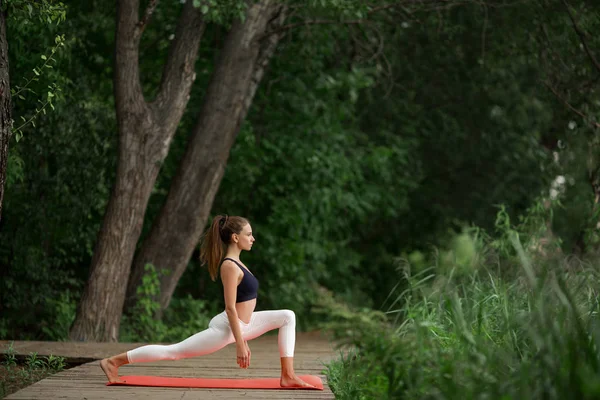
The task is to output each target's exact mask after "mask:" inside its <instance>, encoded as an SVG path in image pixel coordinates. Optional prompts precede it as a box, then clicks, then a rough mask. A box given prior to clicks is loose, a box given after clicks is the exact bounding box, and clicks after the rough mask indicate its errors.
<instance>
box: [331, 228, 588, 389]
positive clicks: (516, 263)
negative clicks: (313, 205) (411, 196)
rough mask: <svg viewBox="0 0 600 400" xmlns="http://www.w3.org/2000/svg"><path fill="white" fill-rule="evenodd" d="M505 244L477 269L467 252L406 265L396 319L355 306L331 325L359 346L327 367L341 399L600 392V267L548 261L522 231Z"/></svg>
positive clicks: (393, 310)
mask: <svg viewBox="0 0 600 400" xmlns="http://www.w3.org/2000/svg"><path fill="white" fill-rule="evenodd" d="M531 239H532V238H531V237H526V238H525V239H524V240H525V241H526V243H530V242H531V241H532V240H531ZM461 240H462V241H464V238H463V239H461ZM505 240H506V241H509V243H510V244H511V246H512V250H511V251H508V246H505V244H506V243H500V242H498V239H495V240H492V241H486V242H485V246H483V247H480V250H479V252H480V253H482V254H484V255H485V257H484V256H481V257H475V258H477V259H479V260H480V262H479V264H478V265H477V266H476V268H473V269H470V272H469V273H466V272H465V269H464V266H465V263H464V258H463V259H460V258H459V259H458V260H457V262H460V263H461V264H460V265H457V266H452V265H448V263H449V262H451V261H449V259H446V260H441V259H440V258H439V257H438V258H436V260H437V263H438V265H436V266H435V267H433V268H428V269H423V270H421V271H419V272H418V273H415V274H413V273H411V268H410V264H408V263H406V264H404V267H405V268H404V273H405V276H404V280H403V281H402V284H399V285H398V287H397V289H396V290H395V291H394V292H393V293H392V294H391V296H390V300H389V301H388V304H389V305H390V306H389V309H388V310H387V312H386V314H387V317H388V321H389V322H387V323H384V322H382V321H379V322H378V323H376V324H375V323H373V321H375V320H377V318H378V317H377V316H378V315H379V314H378V313H376V312H367V311H365V310H362V311H356V310H354V311H352V312H349V313H348V315H346V316H344V317H342V318H337V319H335V320H334V322H332V323H331V324H329V325H327V327H328V328H330V329H332V330H333V332H334V337H335V338H337V339H345V340H344V341H343V342H344V343H346V344H351V345H352V346H353V347H354V348H355V349H356V350H355V351H356V355H355V356H354V357H345V358H341V359H340V360H338V361H336V362H334V363H332V364H331V365H330V366H329V367H328V374H329V376H330V380H331V386H332V389H333V390H334V392H335V393H336V398H341V399H356V398H359V399H360V398H377V399H386V398H387V399H396V398H403V399H433V398H435V399H454V398H460V399H541V398H543V399H564V398H577V399H592V398H599V397H600V378H599V375H598V374H599V373H600V351H599V350H598V346H597V344H598V343H597V342H598V340H599V339H600V336H599V335H600V330H599V329H598V323H597V315H598V308H599V307H598V299H599V297H598V288H600V276H599V273H598V268H597V267H598V265H594V264H589V263H583V262H579V263H576V264H575V263H573V261H572V260H559V259H556V258H551V259H550V258H546V259H544V258H541V257H539V252H538V251H537V249H535V248H533V249H532V248H531V247H525V248H524V246H522V245H521V240H520V239H519V235H518V229H515V230H513V232H507V233H506V236H505ZM499 244H502V246H499ZM469 248H472V247H471V246H470V245H469ZM498 249H502V250H503V251H504V253H503V254H502V255H499V253H498ZM472 259H473V257H472V255H471V256H470V257H469V260H472ZM440 260H441V261H440ZM490 260H495V263H490ZM444 262H445V263H447V265H445V266H444V268H441V267H440V265H439V264H440V263H444ZM457 272H460V273H457ZM401 289H403V290H401ZM330 306H331V305H330ZM350 314H351V315H350ZM332 315H334V318H335V317H336V316H337V317H339V316H341V315H342V314H341V313H336V312H333V313H332ZM360 315H362V316H363V317H362V318H361V317H360ZM365 315H369V317H370V318H369V319H365V317H364V316H365ZM368 321H370V322H368ZM359 384H360V386H358V385H359Z"/></svg>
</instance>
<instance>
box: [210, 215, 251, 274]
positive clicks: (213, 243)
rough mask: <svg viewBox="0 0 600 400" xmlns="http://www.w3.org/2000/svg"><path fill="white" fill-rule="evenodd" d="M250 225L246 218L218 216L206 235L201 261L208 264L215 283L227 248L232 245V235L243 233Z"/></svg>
mask: <svg viewBox="0 0 600 400" xmlns="http://www.w3.org/2000/svg"><path fill="white" fill-rule="evenodd" d="M248 223H249V222H248V220H247V219H246V218H244V217H235V216H233V217H230V216H228V215H217V216H216V217H215V218H214V219H213V221H212V224H211V225H210V227H209V228H208V230H207V231H206V232H205V233H204V240H203V241H202V245H201V247H200V261H201V262H202V265H204V264H206V263H208V272H209V274H210V277H211V279H212V280H213V281H214V280H216V279H217V271H218V270H219V265H220V263H221V260H223V257H225V246H227V245H228V244H229V243H231V235H233V234H234V233H237V234H238V235H239V234H240V233H242V229H244V226H246V224H248Z"/></svg>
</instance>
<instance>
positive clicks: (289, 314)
mask: <svg viewBox="0 0 600 400" xmlns="http://www.w3.org/2000/svg"><path fill="white" fill-rule="evenodd" d="M281 312H282V313H283V318H284V320H285V323H286V324H289V325H295V324H296V313H294V312H293V311H292V310H281Z"/></svg>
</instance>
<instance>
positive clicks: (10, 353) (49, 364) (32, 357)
mask: <svg viewBox="0 0 600 400" xmlns="http://www.w3.org/2000/svg"><path fill="white" fill-rule="evenodd" d="M66 366H67V364H66V361H65V359H64V358H63V357H57V356H54V355H49V356H47V357H41V358H40V357H38V354H37V353H30V354H29V355H28V356H27V357H26V358H25V360H24V362H23V363H20V362H19V361H18V360H17V357H16V352H15V349H14V342H10V343H9V344H8V345H7V348H6V352H5V353H4V360H3V361H2V362H1V363H0V397H2V398H4V397H5V396H8V395H9V394H11V393H13V392H16V391H17V390H19V389H21V388H23V387H25V386H29V385H31V384H33V383H34V382H37V381H38V380H40V379H44V378H46V377H47V376H49V375H51V374H54V373H57V372H60V371H62V370H63V369H64V368H66Z"/></svg>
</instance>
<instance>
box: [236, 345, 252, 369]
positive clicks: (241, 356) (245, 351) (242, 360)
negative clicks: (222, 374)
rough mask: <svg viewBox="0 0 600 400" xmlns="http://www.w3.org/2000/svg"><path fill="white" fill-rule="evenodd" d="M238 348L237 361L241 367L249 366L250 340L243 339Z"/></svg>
mask: <svg viewBox="0 0 600 400" xmlns="http://www.w3.org/2000/svg"><path fill="white" fill-rule="evenodd" d="M236 348H237V363H238V365H239V366H240V368H248V367H249V366H250V356H251V354H252V353H251V352H250V347H248V342H247V341H245V340H244V341H243V342H242V343H238V344H237V345H236Z"/></svg>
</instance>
